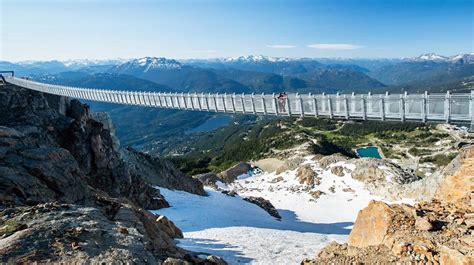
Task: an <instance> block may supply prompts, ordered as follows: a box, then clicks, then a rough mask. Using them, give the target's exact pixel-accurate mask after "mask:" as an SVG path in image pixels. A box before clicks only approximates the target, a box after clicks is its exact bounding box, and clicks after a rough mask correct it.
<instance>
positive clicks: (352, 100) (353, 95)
mask: <svg viewBox="0 0 474 265" xmlns="http://www.w3.org/2000/svg"><path fill="white" fill-rule="evenodd" d="M351 109H352V112H356V102H355V93H354V92H352V94H351ZM349 114H350V113H349Z"/></svg>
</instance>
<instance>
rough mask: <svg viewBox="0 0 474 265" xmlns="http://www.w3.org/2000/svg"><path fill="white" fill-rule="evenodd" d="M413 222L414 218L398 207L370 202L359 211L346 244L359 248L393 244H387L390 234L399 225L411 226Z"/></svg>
mask: <svg viewBox="0 0 474 265" xmlns="http://www.w3.org/2000/svg"><path fill="white" fill-rule="evenodd" d="M407 207H408V206H407ZM414 221H415V220H414V217H413V216H411V214H410V213H407V212H406V211H405V209H403V208H402V207H400V206H397V205H393V206H390V205H388V204H386V203H384V202H380V201H371V202H370V203H369V205H368V206H367V207H366V208H364V209H362V210H361V211H359V214H358V215H357V219H356V222H355V224H354V227H353V228H352V231H351V234H350V235H349V240H348V243H349V245H350V246H353V247H359V248H363V247H368V246H376V245H381V244H385V243H388V244H391V243H393V242H388V241H389V240H390V236H391V234H393V233H394V232H395V231H396V229H397V228H398V227H400V226H401V225H412V224H414Z"/></svg>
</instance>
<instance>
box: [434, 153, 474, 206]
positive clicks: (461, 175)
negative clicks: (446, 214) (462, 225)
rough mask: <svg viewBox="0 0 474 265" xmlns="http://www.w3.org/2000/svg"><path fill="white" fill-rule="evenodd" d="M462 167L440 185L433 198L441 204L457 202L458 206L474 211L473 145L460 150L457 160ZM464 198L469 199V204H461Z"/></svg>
mask: <svg viewBox="0 0 474 265" xmlns="http://www.w3.org/2000/svg"><path fill="white" fill-rule="evenodd" d="M456 159H459V160H460V163H461V164H462V166H461V167H460V168H459V170H458V171H457V172H456V173H455V174H454V175H451V176H447V177H446V178H445V179H444V181H443V182H442V183H441V186H440V187H439V189H438V190H437V192H436V195H435V197H436V198H437V199H439V200H440V201H443V202H452V203H457V202H459V204H460V206H464V208H469V209H470V211H473V210H474V206H473V204H472V201H473V200H474V198H473V197H471V196H472V194H474V145H470V146H466V147H464V148H462V149H461V150H460V154H459V156H458V158H456ZM465 198H471V199H470V200H471V204H470V205H469V204H467V205H466V204H465V203H463V202H461V201H462V200H463V199H465Z"/></svg>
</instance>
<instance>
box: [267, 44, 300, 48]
mask: <svg viewBox="0 0 474 265" xmlns="http://www.w3.org/2000/svg"><path fill="white" fill-rule="evenodd" d="M267 48H273V49H292V48H296V45H287V44H272V45H267Z"/></svg>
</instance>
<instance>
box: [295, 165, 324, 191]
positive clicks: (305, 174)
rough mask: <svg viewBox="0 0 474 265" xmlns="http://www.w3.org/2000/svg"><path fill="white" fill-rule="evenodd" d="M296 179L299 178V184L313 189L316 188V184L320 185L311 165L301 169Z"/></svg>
mask: <svg viewBox="0 0 474 265" xmlns="http://www.w3.org/2000/svg"><path fill="white" fill-rule="evenodd" d="M296 177H297V178H298V181H299V183H301V184H306V185H308V186H311V187H312V186H314V185H315V184H316V182H318V183H319V181H316V177H317V174H316V172H314V170H313V169H312V168H311V166H310V165H303V166H301V167H299V168H298V171H297V172H296Z"/></svg>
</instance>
